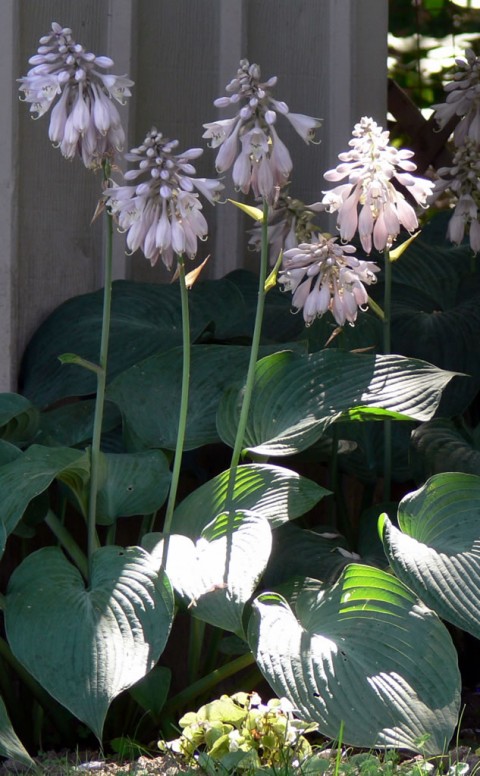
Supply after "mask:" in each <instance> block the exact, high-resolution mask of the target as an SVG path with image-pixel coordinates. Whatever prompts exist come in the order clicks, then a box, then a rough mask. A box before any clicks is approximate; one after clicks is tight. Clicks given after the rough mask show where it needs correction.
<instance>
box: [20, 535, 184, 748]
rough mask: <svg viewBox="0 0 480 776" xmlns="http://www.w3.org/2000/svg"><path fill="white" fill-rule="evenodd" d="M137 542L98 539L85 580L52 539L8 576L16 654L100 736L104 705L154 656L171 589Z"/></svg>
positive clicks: (165, 627)
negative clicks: (107, 543)
mask: <svg viewBox="0 0 480 776" xmlns="http://www.w3.org/2000/svg"><path fill="white" fill-rule="evenodd" d="M157 569H158V564H155V563H154V562H153V560H152V558H151V557H150V556H149V555H148V553H146V552H145V551H144V550H142V549H141V548H140V547H129V548H128V549H123V548H120V547H113V546H110V547H102V548H101V549H99V550H97V551H96V552H95V553H94V554H93V557H92V574H91V582H90V586H89V587H88V588H86V587H85V583H84V581H83V579H82V577H81V575H80V573H79V571H78V569H77V568H76V567H75V566H73V565H72V564H71V563H70V562H69V561H68V560H67V559H66V558H65V556H64V555H63V553H62V552H61V550H60V549H58V548H57V547H46V548H43V549H41V550H38V551H37V552H34V553H33V554H32V555H29V556H27V558H26V559H25V560H24V561H23V562H22V563H21V564H20V566H18V568H17V569H16V570H15V571H14V573H13V574H12V576H11V578H10V582H9V586H8V590H7V596H6V609H5V625H6V630H7V637H8V641H9V644H10V647H11V649H12V651H13V653H14V655H15V657H16V658H17V659H18V660H20V662H21V663H23V665H24V666H25V667H26V668H27V670H28V671H30V673H31V674H32V675H33V676H34V677H35V678H36V679H37V681H38V682H40V684H41V685H42V686H43V687H44V688H45V689H46V690H47V691H48V692H49V693H50V694H51V695H52V696H53V697H54V698H56V700H58V701H59V702H60V703H61V704H63V705H64V706H65V707H66V708H67V709H69V711H71V712H72V714H74V715H75V716H76V717H78V719H80V720H82V721H83V722H85V723H86V724H87V725H88V726H89V727H90V728H91V729H92V730H93V731H94V733H95V734H96V736H97V738H99V739H101V736H102V729H103V723H104V720H105V715H106V713H107V710H108V707H109V705H110V703H111V701H112V700H113V698H115V697H116V696H117V695H118V694H119V693H120V692H122V690H125V689H127V688H128V687H130V686H131V685H132V684H134V683H135V682H137V681H138V680H139V679H141V678H142V677H143V676H145V674H146V673H147V672H148V671H150V669H151V668H153V666H154V665H155V663H156V662H157V660H158V658H159V657H160V655H161V653H162V651H163V648H164V646H165V643H166V640H167V638H168V634H169V631H170V627H171V622H172V618H173V596H172V591H171V588H170V585H169V582H168V580H167V579H166V577H163V578H161V577H160V576H159V574H158V570H157Z"/></svg>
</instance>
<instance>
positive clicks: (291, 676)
mask: <svg viewBox="0 0 480 776" xmlns="http://www.w3.org/2000/svg"><path fill="white" fill-rule="evenodd" d="M296 609H297V615H295V614H294V612H293V611H292V609H291V608H290V607H289V605H288V604H287V602H286V601H285V599H283V598H282V597H281V596H279V595H278V594H274V593H263V594H261V595H260V596H258V597H257V598H256V599H255V601H254V604H253V612H252V616H251V619H250V623H249V628H248V640H249V643H250V646H251V649H252V651H253V653H254V655H255V657H256V660H257V663H258V665H259V668H260V670H261V671H262V673H263V675H264V676H265V678H266V679H267V680H268V682H269V683H270V685H271V686H272V688H273V690H274V691H275V692H276V693H277V695H279V696H281V695H286V696H287V697H288V698H290V700H291V701H292V703H293V704H294V706H295V708H296V709H298V711H299V715H300V716H301V717H302V718H303V719H309V720H312V721H314V722H317V723H318V725H319V730H320V732H321V733H323V734H324V735H327V736H329V737H330V738H336V737H338V735H339V732H340V730H341V725H342V723H343V725H344V728H343V741H344V742H345V743H347V744H352V745H354V746H360V747H366V748H370V747H375V748H377V747H378V748H379V747H385V746H393V747H399V748H406V749H410V750H418V749H419V746H421V747H422V752H425V753H428V754H434V753H438V752H440V751H443V750H444V749H445V747H446V746H447V745H448V743H449V741H450V738H451V736H452V733H453V730H454V728H455V724H456V721H457V716H458V711H459V704H460V674H459V671H458V666H457V660H456V652H455V649H454V646H453V644H452V640H451V638H450V635H449V633H448V631H447V629H446V628H445V626H444V625H443V624H442V623H441V621H440V620H439V619H438V617H437V616H436V614H435V613H434V612H432V611H431V610H429V609H427V608H426V607H425V606H424V605H423V604H422V603H421V602H419V601H418V600H417V599H416V598H415V596H414V595H413V593H411V592H410V591H409V590H408V589H407V588H405V587H404V585H403V584H402V583H401V582H400V581H399V580H397V579H395V577H393V576H391V575H389V574H387V573H385V572H383V571H380V570H378V569H373V568H370V567H368V566H359V565H356V564H352V565H350V566H348V567H347V569H346V570H345V571H344V572H343V574H342V576H341V577H340V579H339V580H338V582H337V583H336V584H335V585H334V586H333V587H332V588H330V590H328V591H325V592H322V591H318V590H317V591H313V590H310V591H309V590H306V591H305V592H303V593H300V595H299V597H298V599H297V607H296ZM364 710H365V711H366V710H368V712H367V713H364ZM422 736H427V741H426V743H422V744H420V745H419V743H418V740H419V739H420V738H421V737H422Z"/></svg>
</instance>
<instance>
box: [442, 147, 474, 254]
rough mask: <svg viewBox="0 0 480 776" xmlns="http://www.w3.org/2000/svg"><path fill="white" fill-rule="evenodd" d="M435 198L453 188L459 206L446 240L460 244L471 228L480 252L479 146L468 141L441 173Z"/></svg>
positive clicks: (470, 232) (472, 238)
mask: <svg viewBox="0 0 480 776" xmlns="http://www.w3.org/2000/svg"><path fill="white" fill-rule="evenodd" d="M438 175H439V179H438V180H437V182H436V183H435V188H434V192H433V193H434V196H435V197H437V196H438V195H439V194H441V193H442V192H444V191H445V190H446V189H447V188H448V189H450V190H451V191H452V192H453V193H454V194H455V196H456V197H457V204H456V206H455V210H454V212H453V215H452V217H451V219H450V221H449V223H448V230H447V237H448V239H449V240H451V242H453V243H456V244H459V243H461V242H462V240H463V238H464V236H465V230H466V229H467V227H468V231H469V235H470V245H471V248H472V250H473V251H475V253H477V252H478V251H480V223H479V220H478V216H479V208H480V146H479V145H477V143H475V142H474V141H473V140H470V139H469V138H467V139H466V140H465V141H464V143H463V145H461V146H460V147H459V148H458V149H457V151H456V153H455V155H454V157H453V162H452V166H451V167H441V168H440V169H439V170H438Z"/></svg>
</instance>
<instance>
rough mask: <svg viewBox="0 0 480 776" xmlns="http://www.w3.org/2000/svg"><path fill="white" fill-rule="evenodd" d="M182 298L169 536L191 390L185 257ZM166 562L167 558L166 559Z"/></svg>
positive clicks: (166, 529)
mask: <svg viewBox="0 0 480 776" xmlns="http://www.w3.org/2000/svg"><path fill="white" fill-rule="evenodd" d="M178 269H179V281H180V296H181V301H182V333H183V367H182V392H181V397H180V414H179V418H178V432H177V442H176V446H175V457H174V459H173V469H172V481H171V484H170V492H169V494H168V502H167V508H166V512H165V522H164V524H163V532H164V533H165V534H167V535H168V534H169V533H170V530H171V527H172V518H173V510H174V509H175V501H176V498H177V490H178V482H179V479H180V469H181V466H182V456H183V447H184V444H185V432H186V428H187V412H188V395H189V389H190V358H191V342H190V316H189V310H188V288H187V284H186V282H185V262H184V258H183V256H179V257H178ZM164 562H165V558H164Z"/></svg>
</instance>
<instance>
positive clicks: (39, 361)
mask: <svg viewBox="0 0 480 776" xmlns="http://www.w3.org/2000/svg"><path fill="white" fill-rule="evenodd" d="M244 275H248V276H251V278H253V282H255V278H254V275H253V273H244ZM232 277H234V280H230V279H229V277H226V278H222V279H220V280H206V281H201V282H199V283H195V285H194V287H193V288H192V289H191V291H190V293H189V303H190V322H191V337H192V342H197V341H198V340H199V339H200V338H201V337H203V336H205V335H206V334H207V336H209V337H213V336H216V337H217V339H222V340H225V338H226V337H231V338H238V337H243V336H245V335H247V336H248V335H251V320H252V316H251V314H250V311H249V309H248V305H247V304H246V301H245V297H244V294H243V288H242V287H241V283H240V282H239V279H238V276H237V275H236V273H232ZM279 297H280V295H279V294H275V295H274V299H273V300H270V299H268V300H267V306H266V311H265V313H266V315H265V318H266V330H265V331H266V333H265V336H268V337H272V339H274V340H275V341H278V337H279V335H280V336H281V335H282V334H285V333H287V330H288V331H290V332H292V331H299V330H301V323H300V321H299V320H298V318H293V317H292V316H288V315H287V312H288V299H287V298H286V297H282V298H281V299H280V300H279ZM280 302H283V305H281V309H282V310H283V311H284V313H285V315H284V316H283V320H282V321H280V323H279V320H278V312H276V314H275V318H276V320H271V319H272V314H271V311H272V309H273V310H275V308H276V307H278V306H279V305H280ZM102 305H103V291H101V290H100V291H96V292H94V293H92V294H84V295H82V296H77V297H74V298H73V299H69V300H68V301H66V302H64V303H63V304H62V305H60V307H58V308H57V309H56V310H55V311H54V312H53V313H52V314H51V315H50V316H49V317H48V318H47V320H46V321H45V322H44V323H43V324H42V325H41V326H40V328H39V329H38V330H37V332H36V333H35V335H34V337H33V338H32V340H31V341H30V343H29V345H28V347H27V350H26V353H25V356H24V360H23V365H22V374H21V383H22V387H23V392H24V393H25V395H26V396H27V397H28V398H29V399H30V400H31V401H33V402H34V403H35V404H36V405H37V406H38V407H44V406H48V405H51V404H53V402H55V401H58V400H59V399H62V398H64V397H66V396H85V395H87V394H93V393H94V392H95V389H96V378H95V374H94V373H93V372H91V371H89V370H87V369H82V368H81V367H79V366H77V365H75V364H61V363H60V361H59V360H58V357H59V356H60V355H62V354H64V353H74V354H76V355H77V356H80V357H81V358H83V359H85V360H87V361H91V362H92V363H98V357H99V356H98V354H99V348H100V333H101V325H102ZM181 320H182V317H181V304H180V292H179V289H178V285H177V284H173V285H170V284H155V283H134V282H131V281H126V280H117V281H115V282H114V283H113V286H112V318H111V328H110V347H109V359H108V367H109V375H108V379H109V380H111V379H112V378H113V377H115V376H116V375H118V374H120V373H121V372H123V371H125V370H126V369H128V368H130V367H131V366H133V364H136V363H138V362H139V361H142V360H144V359H146V358H147V357H148V356H150V355H152V354H153V353H159V352H162V351H165V350H167V349H169V348H171V347H174V346H175V345H180V344H181V342H182V324H181ZM275 335H276V336H275ZM285 338H286V339H289V336H288V335H287V336H286V337H285ZM290 338H291V337H290Z"/></svg>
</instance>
